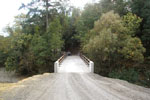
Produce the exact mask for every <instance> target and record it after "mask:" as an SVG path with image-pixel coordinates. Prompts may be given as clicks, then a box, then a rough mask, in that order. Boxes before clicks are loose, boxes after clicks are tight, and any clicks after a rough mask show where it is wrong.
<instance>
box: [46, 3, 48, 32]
mask: <svg viewBox="0 0 150 100" xmlns="http://www.w3.org/2000/svg"><path fill="white" fill-rule="evenodd" d="M48 24H49V23H48V0H46V31H48Z"/></svg>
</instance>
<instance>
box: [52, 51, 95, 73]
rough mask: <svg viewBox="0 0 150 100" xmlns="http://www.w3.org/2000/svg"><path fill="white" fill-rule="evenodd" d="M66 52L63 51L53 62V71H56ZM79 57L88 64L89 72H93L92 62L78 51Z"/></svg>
mask: <svg viewBox="0 0 150 100" xmlns="http://www.w3.org/2000/svg"><path fill="white" fill-rule="evenodd" d="M66 56H67V54H66V53H65V54H64V55H63V56H61V57H60V58H59V59H58V60H57V61H56V62H55V63H54V73H57V72H58V67H60V63H61V62H62V61H63V60H64V59H65V57H66ZM80 57H81V58H82V59H83V61H84V62H85V63H86V64H87V65H88V67H89V70H90V72H91V73H94V62H93V61H91V60H90V59H88V58H87V57H86V56H84V55H83V54H81V53H80Z"/></svg>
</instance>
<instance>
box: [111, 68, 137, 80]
mask: <svg viewBox="0 0 150 100" xmlns="http://www.w3.org/2000/svg"><path fill="white" fill-rule="evenodd" d="M109 77H111V78H117V79H122V80H127V81H128V82H131V83H137V82H138V81H139V73H138V71H137V70H135V69H134V68H130V69H125V68H122V69H121V70H115V71H112V72H110V73H109Z"/></svg>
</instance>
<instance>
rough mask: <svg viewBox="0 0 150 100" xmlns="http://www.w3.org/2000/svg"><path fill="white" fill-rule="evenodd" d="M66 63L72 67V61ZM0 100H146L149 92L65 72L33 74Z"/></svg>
mask: <svg viewBox="0 0 150 100" xmlns="http://www.w3.org/2000/svg"><path fill="white" fill-rule="evenodd" d="M75 58H77V59H79V58H78V57H75ZM70 59H73V58H72V57H70ZM68 60H69V59H68ZM68 60H66V61H68ZM71 61H75V60H71ZM70 63H71V64H70V66H72V62H70ZM74 67H75V66H74ZM80 71H81V70H80ZM0 98H3V99H2V100H150V89H149V88H144V87H141V86H137V85H133V84H130V83H128V82H126V81H122V80H118V79H111V78H106V77H102V76H100V75H97V74H93V73H86V72H78V73H77V72H76V73H75V72H74V73H73V72H69V71H66V72H60V73H46V74H43V75H36V76H33V77H30V78H27V79H24V80H22V81H19V82H18V83H16V84H15V85H14V86H12V87H11V88H10V89H8V91H5V92H4V93H3V94H2V95H1V96H0Z"/></svg>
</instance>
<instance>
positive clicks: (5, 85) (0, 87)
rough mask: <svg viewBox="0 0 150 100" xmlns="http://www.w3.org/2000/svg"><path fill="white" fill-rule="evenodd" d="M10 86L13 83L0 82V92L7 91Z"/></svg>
mask: <svg viewBox="0 0 150 100" xmlns="http://www.w3.org/2000/svg"><path fill="white" fill-rule="evenodd" d="M12 86H14V83H0V94H1V93H3V92H5V91H7V90H8V89H10V88H11V87H12ZM0 100H1V99H0Z"/></svg>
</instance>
